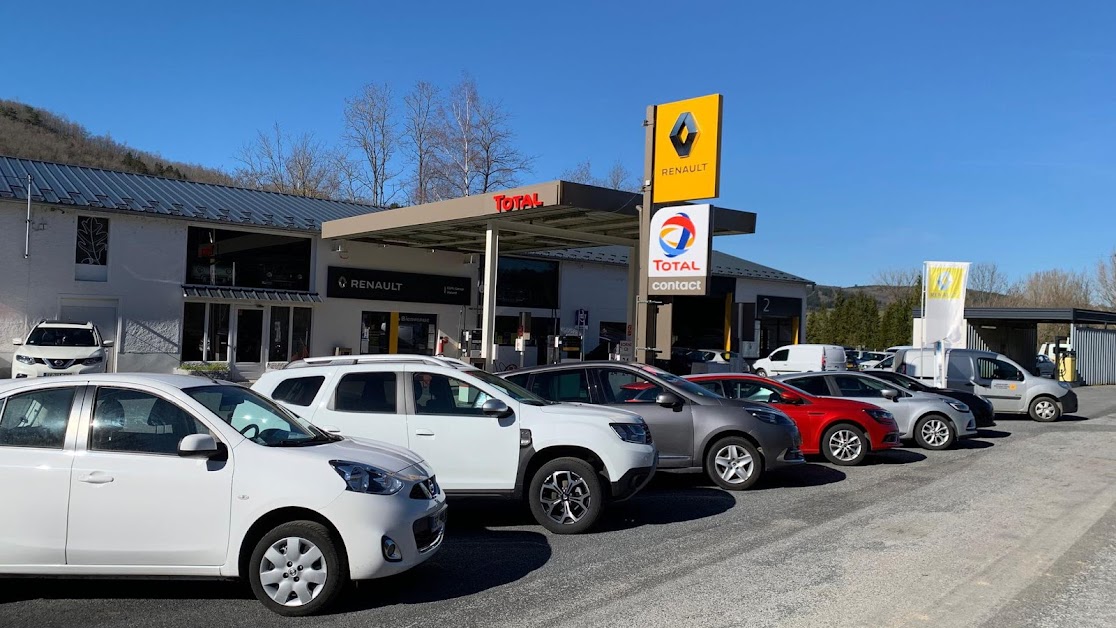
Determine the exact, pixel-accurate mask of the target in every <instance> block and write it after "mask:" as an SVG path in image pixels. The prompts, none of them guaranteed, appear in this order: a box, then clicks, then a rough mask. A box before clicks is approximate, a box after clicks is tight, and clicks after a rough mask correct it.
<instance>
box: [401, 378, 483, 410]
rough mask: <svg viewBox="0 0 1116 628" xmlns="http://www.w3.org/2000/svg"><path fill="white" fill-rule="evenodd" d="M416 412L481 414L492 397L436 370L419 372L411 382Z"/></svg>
mask: <svg viewBox="0 0 1116 628" xmlns="http://www.w3.org/2000/svg"><path fill="white" fill-rule="evenodd" d="M411 385H412V389H413V391H414V399H415V413H416V414H438V415H465V416H481V415H483V414H484V412H483V409H482V406H483V405H484V402H485V401H488V399H489V396H488V394H487V393H485V392H484V391H483V390H481V389H479V388H476V387H475V386H473V385H471V384H467V383H465V382H463V381H461V380H459V379H456V378H453V377H448V376H446V375H435V374H432V373H415V376H414V379H413V380H412V382H411Z"/></svg>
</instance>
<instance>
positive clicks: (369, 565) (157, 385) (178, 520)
mask: <svg viewBox="0 0 1116 628" xmlns="http://www.w3.org/2000/svg"><path fill="white" fill-rule="evenodd" d="M0 460H2V461H3V464H2V465H0V486H3V487H4V493H3V494H4V516H3V517H0V574H21V575H50V576H66V577H76V576H109V577H112V576H119V577H144V576H169V577H180V576H181V577H213V578H246V579H247V580H248V581H249V583H250V584H251V588H252V591H253V592H254V593H255V595H256V597H257V598H259V600H260V601H261V602H262V603H263V604H264V605H265V606H267V607H268V608H270V609H271V610H273V611H275V612H277V613H279V614H281V615H309V614H312V613H315V612H318V611H321V610H322V609H324V608H325V607H327V606H328V605H329V604H330V603H331V602H333V601H334V600H336V598H337V596H338V594H340V593H341V591H342V590H343V589H344V588H345V585H346V583H347V582H348V581H349V580H367V579H372V578H380V577H383V576H390V575H393V574H397V573H400V572H403V571H406V570H407V569H410V568H411V567H414V566H415V565H417V564H419V563H421V562H423V561H425V560H426V559H428V558H430V556H431V555H433V554H434V553H435V552H436V551H437V549H438V548H439V546H440V545H441V542H442V536H443V531H444V529H445V513H446V510H445V496H444V495H443V494H442V492H441V490H440V489H439V487H438V484H437V481H436V480H435V478H434V475H433V472H432V471H431V470H430V469H429V467H427V466H426V464H425V463H424V462H423V461H422V459H421V458H419V457H418V456H416V455H415V454H414V453H413V452H410V451H408V450H406V449H402V448H399V447H392V446H390V445H386V444H382V443H374V442H370V441H355V440H351V439H345V438H341V437H339V436H334V435H331V434H326V433H325V432H323V431H321V430H319V429H317V428H315V427H313V426H311V425H309V424H307V423H305V422H302V421H300V420H299V419H298V418H297V417H294V416H292V415H291V414H290V413H289V412H287V411H286V410H284V409H282V408H280V407H279V406H277V405H276V404H274V403H272V402H271V401H269V400H267V399H265V398H264V397H262V396H260V395H258V394H256V393H255V392H253V391H251V390H249V389H247V388H244V387H242V386H237V385H234V384H228V383H219V382H212V381H210V380H207V379H203V378H200V377H194V376H188V375H182V376H174V375H141V374H128V375H92V376H71V377H57V378H50V379H38V380H29V379H28V380H19V381H14V382H8V383H5V384H0Z"/></svg>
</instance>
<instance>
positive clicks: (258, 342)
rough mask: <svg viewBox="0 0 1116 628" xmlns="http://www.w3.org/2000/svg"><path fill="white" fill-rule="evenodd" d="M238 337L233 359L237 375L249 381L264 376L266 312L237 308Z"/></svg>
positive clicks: (234, 345)
mask: <svg viewBox="0 0 1116 628" xmlns="http://www.w3.org/2000/svg"><path fill="white" fill-rule="evenodd" d="M235 314H236V326H235V328H234V329H235V332H236V335H235V336H234V337H233V339H232V342H233V357H234V362H235V367H236V371H237V373H238V374H239V375H240V376H241V377H244V378H247V379H257V378H259V376H260V375H262V374H263V370H264V365H263V345H264V311H263V310H262V309H259V308H239V307H238V308H236V312H235Z"/></svg>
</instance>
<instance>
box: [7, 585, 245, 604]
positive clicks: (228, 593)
mask: <svg viewBox="0 0 1116 628" xmlns="http://www.w3.org/2000/svg"><path fill="white" fill-rule="evenodd" d="M122 583H124V584H122ZM3 585H4V586H3V587H0V589H2V590H3V592H2V593H0V605H2V604H8V603H11V602H23V601H27V600H93V599H118V600H240V599H244V600H247V599H252V592H251V591H249V590H248V587H247V585H242V584H241V583H239V582H235V581H230V580H164V579H159V578H156V579H132V578H129V579H125V580H114V579H104V580H102V579H72V580H71V579H65V578H12V579H10V580H4V581H3Z"/></svg>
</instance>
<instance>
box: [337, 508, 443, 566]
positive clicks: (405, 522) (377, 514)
mask: <svg viewBox="0 0 1116 628" xmlns="http://www.w3.org/2000/svg"><path fill="white" fill-rule="evenodd" d="M410 488H411V487H410V486H407V487H404V489H403V490H402V491H400V492H398V493H396V494H394V495H365V494H363V493H355V492H352V491H345V492H344V493H342V494H341V495H339V496H338V497H337V499H335V500H334V501H333V502H332V503H330V505H329V506H327V507H326V508H324V509H323V510H322V515H324V516H325V517H326V518H327V519H329V521H330V522H331V523H333V525H334V526H335V527H336V528H337V531H338V532H340V533H341V539H342V541H344V543H345V549H346V551H347V553H348V559H349V577H350V578H352V579H353V580H371V579H373V578H383V577H385V576H392V575H395V574H399V573H402V572H404V571H407V570H408V569H410V568H411V567H414V566H415V565H419V564H421V563H423V562H425V561H426V560H427V559H429V558H430V557H431V556H433V555H434V554H436V553H437V552H438V549H439V548H441V545H442V537H443V534H444V531H445V530H444V522H445V510H446V496H445V493H439V495H438V497H437V498H435V499H415V498H412V497H410V495H409V491H410ZM439 520H440V522H441V523H440V524H439V523H438V521H439ZM385 536H386V537H389V538H391V540H393V541H395V544H396V546H397V547H398V548H399V552H400V554H402V559H401V560H399V561H389V560H387V559H386V558H385V557H384V551H383V538H384V537H385Z"/></svg>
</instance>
